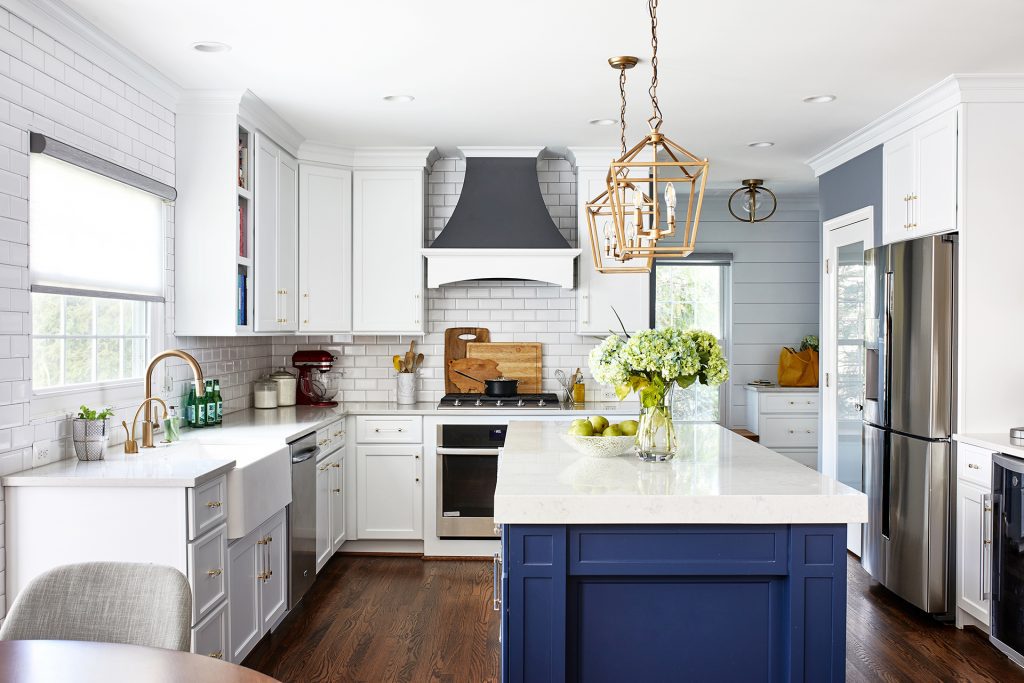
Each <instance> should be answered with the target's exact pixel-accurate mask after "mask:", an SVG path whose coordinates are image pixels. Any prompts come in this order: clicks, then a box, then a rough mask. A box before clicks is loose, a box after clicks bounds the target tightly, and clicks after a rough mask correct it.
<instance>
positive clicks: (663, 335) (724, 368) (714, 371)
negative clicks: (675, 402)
mask: <svg viewBox="0 0 1024 683" xmlns="http://www.w3.org/2000/svg"><path fill="white" fill-rule="evenodd" d="M590 371H591V373H592V374H593V375H594V379H596V380H597V381H598V382H601V383H603V384H610V385H612V386H613V387H615V395H616V396H618V397H619V400H622V399H624V398H626V397H627V396H629V394H630V393H632V392H634V391H635V392H636V393H637V394H638V396H639V397H640V406H641V412H640V424H639V426H638V428H637V454H638V455H639V456H640V458H641V459H644V460H668V459H669V458H671V457H672V455H673V454H674V453H675V450H676V445H677V444H676V437H675V430H674V428H673V427H672V408H671V397H672V389H673V388H674V387H676V386H678V387H681V388H683V389H685V388H686V387H688V386H690V385H692V384H693V383H694V382H700V383H701V384H705V385H707V386H718V385H719V384H721V383H722V382H724V381H726V380H727V379H728V378H729V366H728V363H727V362H726V360H725V357H724V356H723V355H722V347H721V346H720V345H719V343H718V340H717V339H716V338H715V337H714V335H712V334H711V333H710V332H704V331H702V330H679V329H675V328H667V329H662V330H641V331H640V332H637V333H636V334H634V335H632V336H629V335H626V336H625V338H623V337H620V336H618V335H615V334H613V335H610V336H609V337H607V338H606V339H605V340H604V341H602V342H601V343H600V344H598V345H597V346H596V347H594V349H593V350H592V351H591V352H590Z"/></svg>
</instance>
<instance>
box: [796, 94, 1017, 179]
mask: <svg viewBox="0 0 1024 683" xmlns="http://www.w3.org/2000/svg"><path fill="white" fill-rule="evenodd" d="M971 102H1024V74H952V75H950V76H947V77H946V78H944V79H942V80H941V81H939V82H938V83H936V84H935V85H933V86H932V87H930V88H928V89H927V90H925V91H924V92H922V93H921V94H919V95H916V96H914V97H912V98H911V99H909V100H907V101H906V102H904V103H903V104H901V105H899V106H898V107H896V108H895V109H893V110H892V111H890V112H888V113H886V114H884V115H883V116H880V117H879V118H877V119H875V120H874V121H872V122H871V123H869V124H868V125H866V126H864V127H863V128H861V129H859V130H857V131H855V132H854V133H852V134H850V135H848V136H847V137H845V138H843V139H842V140H840V141H839V142H837V143H835V144H834V145H832V146H831V147H829V148H828V149H825V150H824V151H822V152H819V153H818V154H816V155H814V156H813V157H811V158H810V159H808V160H807V161H806V162H805V163H806V164H807V165H808V166H810V167H811V169H812V170H813V171H814V175H815V176H816V177H817V176H820V175H821V174H822V173H826V172H828V171H831V170H832V169H834V168H836V167H837V166H840V165H841V164H844V163H846V162H847V161H849V160H850V159H853V158H854V157H857V156H859V155H861V154H863V153H864V152H866V151H868V150H869V149H872V148H874V147H877V146H878V145H881V144H883V143H884V142H886V141H887V140H891V139H892V138H894V137H896V136H897V135H900V134H902V133H904V132H906V131H908V130H910V129H912V128H914V127H916V126H918V125H920V124H921V123H924V122H925V121H927V120H928V119H930V118H932V117H933V116H935V115H937V114H940V113H942V112H943V111H946V110H948V109H951V108H953V107H956V106H958V105H960V104H963V103H971Z"/></svg>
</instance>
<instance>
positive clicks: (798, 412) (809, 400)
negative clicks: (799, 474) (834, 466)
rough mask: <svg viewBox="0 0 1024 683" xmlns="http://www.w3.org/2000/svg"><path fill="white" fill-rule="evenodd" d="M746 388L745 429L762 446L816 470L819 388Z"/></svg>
mask: <svg viewBox="0 0 1024 683" xmlns="http://www.w3.org/2000/svg"><path fill="white" fill-rule="evenodd" d="M759 389H760V388H759V387H747V429H749V430H750V431H752V432H754V433H755V434H757V436H758V442H759V443H760V444H761V445H762V446H764V447H765V448H770V449H771V450H773V451H775V452H776V453H779V454H781V455H784V456H786V457H787V458H789V459H791V460H795V461H797V462H798V463H800V464H801V465H804V466H805V467H810V468H811V469H812V470H815V469H818V406H819V403H820V400H819V397H818V391H817V390H816V389H809V390H807V391H794V390H782V391H779V390H776V391H771V390H768V391H762V390H759Z"/></svg>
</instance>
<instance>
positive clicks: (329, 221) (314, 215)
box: [299, 163, 352, 333]
mask: <svg viewBox="0 0 1024 683" xmlns="http://www.w3.org/2000/svg"><path fill="white" fill-rule="evenodd" d="M299 292H300V300H299V332H331V333H338V332H348V331H351V329H352V171H350V170H348V169H345V168H340V167H337V166H325V165H321V164H308V163H301V164H299Z"/></svg>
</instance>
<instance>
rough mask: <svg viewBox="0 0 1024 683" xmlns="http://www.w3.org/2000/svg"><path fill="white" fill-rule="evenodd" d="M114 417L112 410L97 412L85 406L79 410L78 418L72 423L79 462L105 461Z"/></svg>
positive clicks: (73, 438) (72, 437)
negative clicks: (104, 455)
mask: <svg viewBox="0 0 1024 683" xmlns="http://www.w3.org/2000/svg"><path fill="white" fill-rule="evenodd" d="M113 416H114V411H113V410H111V409H110V408H104V409H103V410H100V411H96V410H92V409H91V408H89V407H88V406H84V405H83V406H81V407H80V408H79V409H78V416H77V417H75V418H74V419H73V420H72V421H71V440H72V441H73V442H74V444H75V455H77V456H78V459H79V460H102V459H103V451H104V450H105V449H106V447H107V440H108V439H110V418H111V417H113Z"/></svg>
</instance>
